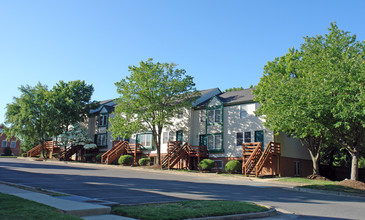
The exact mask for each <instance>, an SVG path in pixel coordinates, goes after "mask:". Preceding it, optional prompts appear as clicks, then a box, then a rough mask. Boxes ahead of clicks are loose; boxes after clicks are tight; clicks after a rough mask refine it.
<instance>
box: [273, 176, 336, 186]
mask: <svg viewBox="0 0 365 220" xmlns="http://www.w3.org/2000/svg"><path fill="white" fill-rule="evenodd" d="M278 181H281V182H292V183H303V184H308V185H312V184H315V185H334V184H336V183H337V182H336V181H330V180H311V179H307V178H305V177H290V178H282V179H279V180H278Z"/></svg>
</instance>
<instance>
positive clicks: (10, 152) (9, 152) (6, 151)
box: [4, 147, 13, 156]
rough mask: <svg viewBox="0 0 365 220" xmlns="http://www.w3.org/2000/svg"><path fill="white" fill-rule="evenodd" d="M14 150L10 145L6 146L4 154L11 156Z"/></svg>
mask: <svg viewBox="0 0 365 220" xmlns="http://www.w3.org/2000/svg"><path fill="white" fill-rule="evenodd" d="M12 154H13V152H12V151H11V149H10V147H6V148H4V156H11V155H12Z"/></svg>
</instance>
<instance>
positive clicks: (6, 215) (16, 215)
mask: <svg viewBox="0 0 365 220" xmlns="http://www.w3.org/2000/svg"><path fill="white" fill-rule="evenodd" d="M0 207H1V208H0V219H2V220H5V219H34V220H36V219H37V220H38V219H39V220H41V219H44V220H48V219H64V220H76V219H80V218H77V217H74V216H71V215H65V214H61V213H59V212H58V210H57V209H55V208H53V207H49V206H46V205H43V204H40V203H37V202H33V201H30V200H26V199H23V198H20V197H17V196H12V195H8V194H3V193H0Z"/></svg>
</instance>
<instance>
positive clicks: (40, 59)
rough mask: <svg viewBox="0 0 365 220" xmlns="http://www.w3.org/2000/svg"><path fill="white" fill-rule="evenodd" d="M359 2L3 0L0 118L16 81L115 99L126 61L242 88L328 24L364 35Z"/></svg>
mask: <svg viewBox="0 0 365 220" xmlns="http://www.w3.org/2000/svg"><path fill="white" fill-rule="evenodd" d="M364 9H365V1H360V0H359V1H351V0H347V1H335V0H332V1H324V0H321V1H319V0H314V1H292V0H291V1H274V0H272V1H260V0H257V1H245V0H237V1H233V0H221V1H214V0H209V1H208V0H166V1H159V0H155V1H153V0H145V1H141V0H129V1H125V0H103V1H100V0H0V76H1V78H0V79H1V86H0V94H1V99H0V123H2V122H3V121H4V113H5V110H6V109H5V107H6V104H7V103H11V102H12V97H14V96H19V95H20V93H19V91H18V87H19V86H20V85H26V84H29V85H32V86H34V85H36V84H37V82H41V83H42V84H46V85H48V86H49V87H50V88H51V87H53V86H54V85H55V84H56V83H57V82H58V81H59V80H64V81H70V80H85V81H86V83H88V84H92V85H93V86H94V88H95V92H94V95H93V100H105V99H111V98H116V97H118V94H117V93H116V87H115V85H114V83H115V82H117V81H120V80H121V79H122V78H125V77H126V76H128V75H129V72H128V66H129V65H138V63H139V62H140V61H141V60H147V59H148V58H153V59H154V61H159V62H174V63H177V64H179V66H178V68H183V69H185V70H186V71H187V74H189V75H191V76H193V77H194V81H195V83H196V87H197V89H209V88H215V87H219V88H220V89H221V90H224V89H227V88H231V87H240V86H242V87H244V88H248V87H249V86H250V85H256V84H257V83H258V82H259V80H260V77H261V76H262V74H263V67H264V65H265V64H266V63H267V62H268V61H272V60H273V59H274V58H275V57H278V56H282V55H284V54H285V53H286V52H287V51H288V49H289V48H292V47H296V48H298V47H299V46H300V44H301V43H303V37H304V36H314V35H319V34H321V35H323V34H326V33H328V31H327V28H328V27H329V25H330V23H331V22H333V21H336V22H337V24H338V26H339V28H340V29H343V30H345V31H349V32H351V33H352V34H356V35H357V39H358V40H360V41H363V40H365V25H364V24H365V23H364V22H365V12H364Z"/></svg>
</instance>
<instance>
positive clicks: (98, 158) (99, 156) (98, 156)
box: [95, 153, 104, 163]
mask: <svg viewBox="0 0 365 220" xmlns="http://www.w3.org/2000/svg"><path fill="white" fill-rule="evenodd" d="M103 154H104V153H100V154H98V155H96V157H95V160H96V162H98V163H100V162H101V156H102V155H103Z"/></svg>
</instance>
